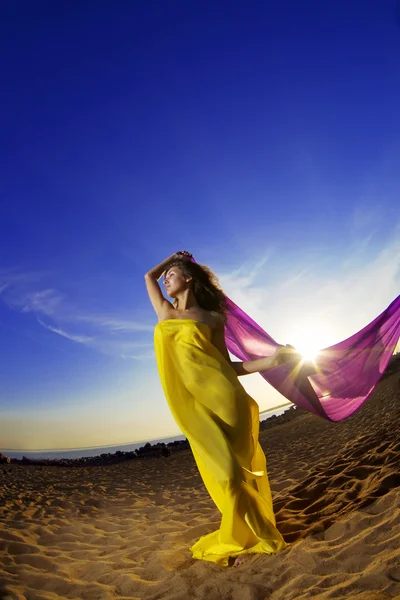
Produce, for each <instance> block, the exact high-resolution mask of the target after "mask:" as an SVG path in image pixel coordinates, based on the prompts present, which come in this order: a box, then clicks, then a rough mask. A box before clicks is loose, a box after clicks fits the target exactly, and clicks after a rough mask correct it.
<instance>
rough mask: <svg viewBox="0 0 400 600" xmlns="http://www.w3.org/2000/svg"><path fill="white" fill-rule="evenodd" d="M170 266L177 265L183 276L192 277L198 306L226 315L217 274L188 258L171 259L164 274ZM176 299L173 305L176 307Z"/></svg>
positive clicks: (223, 295) (224, 302) (223, 296)
mask: <svg viewBox="0 0 400 600" xmlns="http://www.w3.org/2000/svg"><path fill="white" fill-rule="evenodd" d="M171 267H178V268H179V269H180V270H181V271H182V273H183V274H184V276H185V277H192V286H193V287H192V290H193V294H194V296H195V298H196V301H197V302H198V304H199V306H200V307H201V308H203V309H204V310H208V311H215V312H218V313H220V314H221V315H223V316H224V317H225V316H226V310H227V306H226V301H225V298H226V296H225V294H224V292H223V291H222V289H221V288H220V286H219V283H218V278H217V276H216V275H215V274H214V273H213V272H212V271H211V269H209V268H208V267H206V266H205V265H200V264H199V263H195V262H192V261H191V260H190V259H185V258H178V259H175V260H172V261H171V262H170V263H169V264H168V265H167V267H166V269H165V271H164V276H165V273H166V272H167V271H169V269H171ZM176 304H177V300H176V299H175V300H174V302H173V305H174V306H175V307H176Z"/></svg>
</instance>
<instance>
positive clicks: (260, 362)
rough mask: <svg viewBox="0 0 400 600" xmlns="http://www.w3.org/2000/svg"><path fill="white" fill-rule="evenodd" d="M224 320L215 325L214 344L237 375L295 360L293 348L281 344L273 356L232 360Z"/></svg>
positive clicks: (267, 368) (259, 370) (257, 371)
mask: <svg viewBox="0 0 400 600" xmlns="http://www.w3.org/2000/svg"><path fill="white" fill-rule="evenodd" d="M224 327H225V326H224V322H223V319H222V318H221V320H220V322H219V323H218V325H217V326H216V327H215V329H214V331H213V335H212V344H213V345H214V346H215V347H216V348H217V349H218V350H219V351H220V353H221V354H222V356H223V357H224V358H225V359H226V360H227V362H228V363H229V364H230V365H231V367H232V368H233V369H234V371H235V372H236V375H237V376H238V377H240V376H241V375H250V374H252V373H262V372H263V371H268V370H269V369H272V368H273V367H277V366H278V365H279V364H282V363H284V362H286V361H288V360H293V350H294V349H293V350H292V349H289V348H287V347H286V346H281V347H280V348H279V349H278V350H277V352H275V353H274V354H273V355H272V356H266V357H265V358H258V359H257V360H250V361H246V362H232V361H231V359H230V356H229V352H228V348H227V347H226V342H225V330H224Z"/></svg>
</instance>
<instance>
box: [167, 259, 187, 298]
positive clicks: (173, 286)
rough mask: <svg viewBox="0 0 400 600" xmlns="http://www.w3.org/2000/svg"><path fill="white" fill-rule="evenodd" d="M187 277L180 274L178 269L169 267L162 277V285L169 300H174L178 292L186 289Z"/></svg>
mask: <svg viewBox="0 0 400 600" xmlns="http://www.w3.org/2000/svg"><path fill="white" fill-rule="evenodd" d="M187 279H188V278H187V277H185V275H184V274H183V273H182V271H181V269H180V268H179V267H171V268H170V269H168V271H167V272H166V274H165V275H164V285H165V289H166V290H167V294H168V296H169V297H170V298H176V295H177V294H179V292H183V291H184V290H186V289H187V288H188V281H187Z"/></svg>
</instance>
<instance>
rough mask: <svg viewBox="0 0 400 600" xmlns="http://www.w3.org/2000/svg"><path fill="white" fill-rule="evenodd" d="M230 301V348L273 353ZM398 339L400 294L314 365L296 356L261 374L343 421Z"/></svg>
mask: <svg viewBox="0 0 400 600" xmlns="http://www.w3.org/2000/svg"><path fill="white" fill-rule="evenodd" d="M192 260H193V262H195V260H194V259H193V258H192ZM226 302H227V307H228V310H227V322H226V326H225V341H226V345H227V348H228V350H229V351H230V352H231V353H232V354H233V355H234V356H236V357H237V358H238V359H239V360H242V361H249V360H255V359H257V358H262V357H264V356H271V355H272V354H273V353H274V352H275V351H276V349H277V348H278V346H279V344H278V343H277V342H276V341H275V340H274V339H273V338H272V337H271V336H270V335H268V333H267V332H266V331H264V330H263V329H262V328H261V327H260V326H259V325H258V324H257V323H256V322H255V321H253V319H252V318H251V317H249V315H247V314H246V313H245V312H244V311H243V310H242V309H241V308H239V306H237V305H236V304H235V303H234V302H232V300H230V298H226ZM399 337H400V296H398V297H397V298H396V299H395V300H394V301H393V302H392V303H391V304H390V305H389V306H388V307H387V309H386V310H384V311H383V313H381V314H380V315H379V316H378V317H376V319H374V320H373V321H372V322H371V323H370V324H369V325H367V326H366V327H364V328H363V329H361V331H358V332H357V333H355V334H354V335H352V336H351V337H349V338H347V339H346V340H343V341H342V342H339V343H338V344H335V345H333V346H330V347H329V348H325V349H323V350H321V351H320V352H319V354H318V356H317V358H316V360H315V361H314V364H310V363H305V362H302V361H299V358H298V357H297V356H295V357H294V358H293V360H291V361H289V362H286V363H285V364H284V365H281V366H279V367H276V368H274V369H270V370H268V371H266V372H265V373H260V374H261V376H262V377H263V378H264V379H265V380H266V381H268V383H270V384H271V385H272V386H273V387H274V388H276V389H277V390H278V392H280V393H281V394H282V395H283V396H285V397H286V398H287V399H288V400H290V401H291V402H293V404H295V405H296V406H298V407H300V408H303V409H304V410H307V411H309V412H313V413H315V414H317V415H319V416H320V417H323V418H325V419H328V420H329V421H342V420H343V419H346V418H347V417H349V416H350V415H351V414H353V413H354V412H355V411H356V410H357V409H358V408H360V406H361V405H362V404H363V403H364V402H365V401H366V400H367V398H368V397H369V396H370V395H371V393H372V392H373V390H374V388H375V386H376V384H377V383H378V381H379V379H380V378H381V377H382V375H383V373H384V372H385V369H386V367H387V365H388V363H389V360H390V358H391V356H392V354H393V352H394V350H395V348H396V345H397V342H398V340H399Z"/></svg>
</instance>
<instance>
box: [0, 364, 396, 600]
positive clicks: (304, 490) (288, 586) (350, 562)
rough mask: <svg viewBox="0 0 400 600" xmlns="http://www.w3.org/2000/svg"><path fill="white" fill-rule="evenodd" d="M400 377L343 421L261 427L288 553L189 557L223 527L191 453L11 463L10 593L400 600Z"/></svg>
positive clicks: (5, 579) (83, 598)
mask: <svg viewBox="0 0 400 600" xmlns="http://www.w3.org/2000/svg"><path fill="white" fill-rule="evenodd" d="M399 384H400V378H399V375H398V374H395V375H392V376H391V377H389V378H388V379H386V380H385V381H382V382H381V383H380V384H379V386H378V388H377V390H376V391H375V393H374V395H373V397H372V398H371V399H370V400H369V401H368V402H367V403H366V404H365V405H364V406H363V407H362V409H361V410H360V411H358V413H356V414H355V415H353V416H352V417H351V418H349V419H347V420H346V421H344V422H342V423H328V422H325V421H323V420H322V419H320V418H318V417H315V416H313V415H310V414H306V415H302V416H299V417H296V418H295V419H293V421H291V422H289V423H287V424H284V425H277V426H276V427H273V428H271V429H268V430H265V431H262V432H261V436H260V441H261V443H262V446H263V448H264V450H265V452H266V455H267V460H268V472H269V477H270V481H271V487H272V490H273V496H274V506H275V512H276V515H277V524H278V527H279V529H280V531H281V532H282V533H283V535H284V537H285V539H286V540H287V541H288V542H290V544H289V546H288V548H286V549H285V550H284V551H283V552H282V553H281V554H278V555H275V556H265V555H256V556H253V557H250V558H249V559H248V560H247V561H246V562H245V563H243V564H242V565H240V566H239V567H238V568H236V569H232V568H224V567H219V566H217V565H214V564H212V563H207V562H203V561H195V560H193V559H192V558H191V555H190V552H189V550H188V547H189V546H190V545H191V544H192V543H193V542H194V541H195V540H197V539H198V538H199V537H200V536H201V535H203V534H205V533H208V532H210V531H213V530H214V529H216V528H217V527H218V525H219V520H220V516H219V513H218V511H217V510H216V508H215V506H214V505H213V503H212V502H211V500H210V498H209V497H208V495H207V492H206V490H205V489H204V487H203V485H202V482H201V480H200V476H199V475H198V473H197V470H196V467H195V464H194V460H193V458H192V455H191V453H190V451H182V452H177V453H175V454H173V455H172V456H170V457H168V458H150V459H141V460H136V461H127V462H123V463H120V464H115V465H108V466H103V467H70V468H68V467H48V466H36V465H35V466H33V465H16V464H12V465H6V466H2V467H0V484H1V491H0V557H1V558H0V598H1V599H2V600H5V599H7V600H11V599H12V600H56V599H65V598H71V599H79V600H108V599H113V598H118V599H120V600H124V599H128V598H129V599H140V600H158V599H163V600H187V599H188V598H199V599H200V598H202V599H203V598H206V599H207V600H220V599H224V600H225V599H229V600H264V599H272V600H301V599H305V598H313V597H315V598H318V599H319V600H325V599H328V598H329V599H330V598H351V599H352V600H386V599H389V598H397V599H398V600H400V518H399V512H400V510H399V506H400V470H399V465H400V435H399V434H400V385H399Z"/></svg>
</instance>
